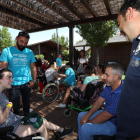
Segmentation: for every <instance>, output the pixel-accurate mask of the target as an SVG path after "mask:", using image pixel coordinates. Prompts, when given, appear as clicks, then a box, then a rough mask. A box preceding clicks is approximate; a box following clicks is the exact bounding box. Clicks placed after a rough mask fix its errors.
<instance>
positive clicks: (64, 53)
mask: <svg viewBox="0 0 140 140" xmlns="http://www.w3.org/2000/svg"><path fill="white" fill-rule="evenodd" d="M62 56H63V59H64V60H66V61H68V60H69V51H67V50H64V51H63V52H62Z"/></svg>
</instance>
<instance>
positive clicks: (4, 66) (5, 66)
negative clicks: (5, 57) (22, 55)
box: [1, 61, 8, 69]
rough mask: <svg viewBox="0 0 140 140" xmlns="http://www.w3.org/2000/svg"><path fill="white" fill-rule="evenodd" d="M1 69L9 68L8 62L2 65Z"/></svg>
mask: <svg viewBox="0 0 140 140" xmlns="http://www.w3.org/2000/svg"><path fill="white" fill-rule="evenodd" d="M1 68H2V69H3V68H8V62H4V61H3V62H2V64H1Z"/></svg>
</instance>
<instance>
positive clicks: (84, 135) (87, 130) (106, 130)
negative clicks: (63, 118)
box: [78, 110, 117, 140]
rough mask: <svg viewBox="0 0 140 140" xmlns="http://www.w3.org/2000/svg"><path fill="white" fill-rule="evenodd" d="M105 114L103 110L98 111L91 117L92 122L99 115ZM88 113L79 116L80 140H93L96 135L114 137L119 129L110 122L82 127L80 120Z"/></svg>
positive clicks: (87, 124) (88, 124)
mask: <svg viewBox="0 0 140 140" xmlns="http://www.w3.org/2000/svg"><path fill="white" fill-rule="evenodd" d="M101 112H103V111H102V110H98V111H96V112H95V113H94V114H92V116H91V117H90V120H91V119H93V118H94V117H96V116H97V115H98V114H99V113H101ZM86 113H87V112H81V113H79V115H78V137H79V140H93V139H94V138H93V136H94V135H107V136H113V135H114V134H115V133H116V131H117V128H116V126H115V125H113V124H112V123H111V122H110V121H107V122H105V123H102V124H95V123H85V124H83V125H82V126H81V123H80V120H81V118H82V116H83V115H85V114H86Z"/></svg>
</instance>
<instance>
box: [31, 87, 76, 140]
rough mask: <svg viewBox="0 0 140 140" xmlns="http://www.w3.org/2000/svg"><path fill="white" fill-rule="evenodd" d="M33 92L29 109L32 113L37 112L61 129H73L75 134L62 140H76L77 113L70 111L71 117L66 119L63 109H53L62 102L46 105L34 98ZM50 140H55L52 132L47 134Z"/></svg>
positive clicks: (38, 98) (39, 99) (40, 99)
mask: <svg viewBox="0 0 140 140" xmlns="http://www.w3.org/2000/svg"><path fill="white" fill-rule="evenodd" d="M36 92H37V91H36V90H35V91H34V92H33V93H32V95H31V96H32V99H31V108H33V109H34V110H33V112H38V113H39V114H40V115H41V116H42V117H44V118H46V119H47V120H48V121H50V122H52V123H54V124H57V125H59V126H61V127H64V126H71V127H73V128H74V130H75V132H73V133H72V134H71V135H69V136H67V137H65V138H64V140H76V139H77V112H76V111H72V115H71V117H69V118H66V117H65V116H64V115H63V111H64V110H65V109H58V108H55V107H56V105H58V104H59V103H61V102H62V100H57V101H55V102H53V103H51V104H47V103H45V102H44V101H43V99H42V98H40V97H36V96H35V93H36ZM49 136H50V140H55V137H54V134H53V132H52V131H50V132H49Z"/></svg>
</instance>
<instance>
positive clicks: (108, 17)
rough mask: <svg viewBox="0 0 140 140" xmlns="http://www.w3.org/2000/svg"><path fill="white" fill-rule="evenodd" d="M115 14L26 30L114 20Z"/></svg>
mask: <svg viewBox="0 0 140 140" xmlns="http://www.w3.org/2000/svg"><path fill="white" fill-rule="evenodd" d="M117 16H118V15H117V14H114V15H108V16H101V17H96V18H88V19H83V20H77V21H72V22H68V23H61V24H57V25H50V26H49V25H48V26H46V27H45V28H40V29H34V30H29V31H27V32H29V33H33V32H39V31H44V30H50V29H55V28H62V27H68V26H72V25H73V26H74V25H79V24H88V23H93V22H101V21H107V20H115V19H117Z"/></svg>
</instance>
